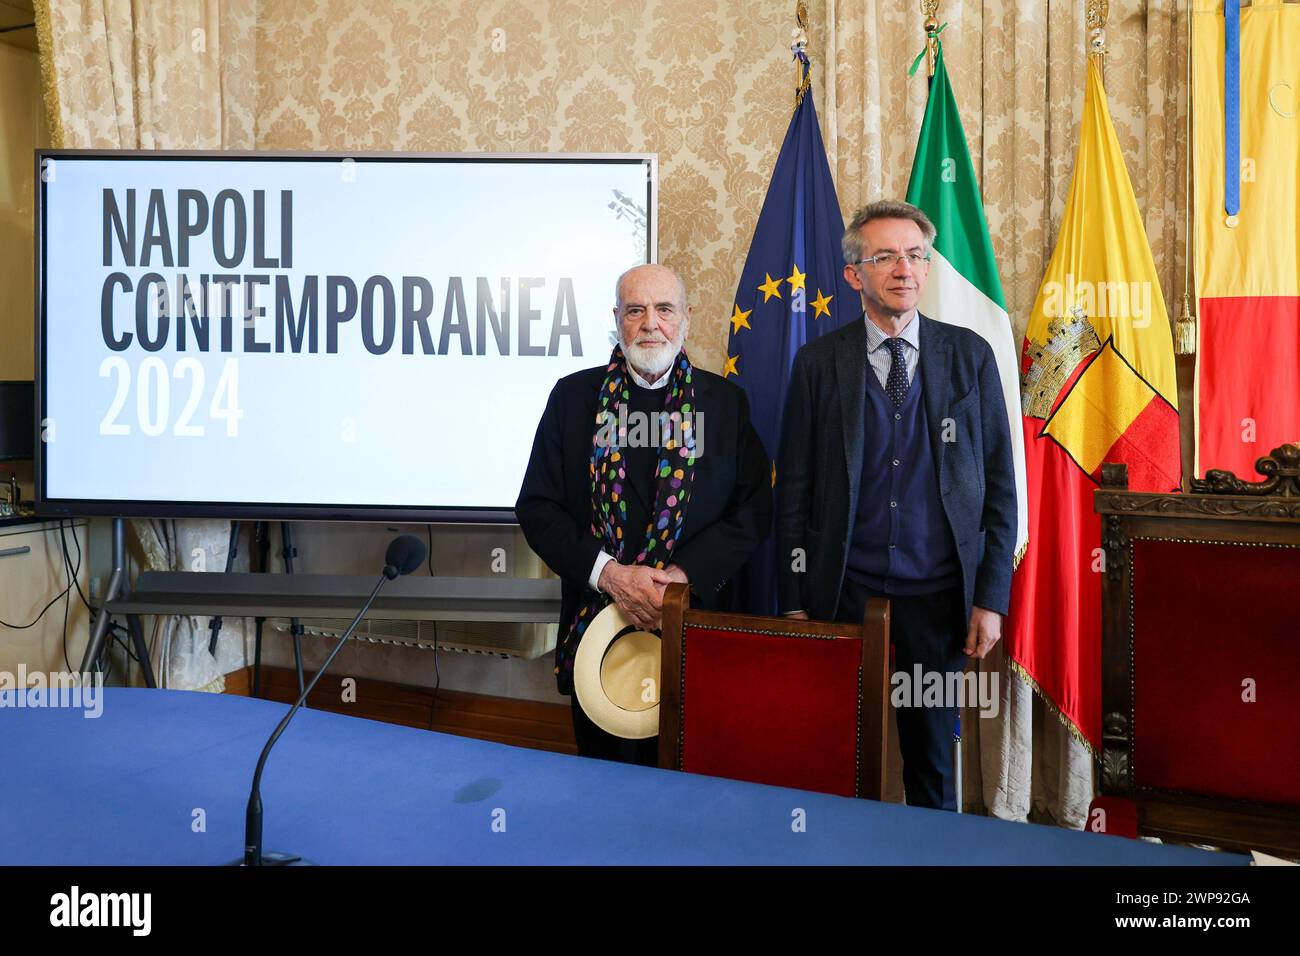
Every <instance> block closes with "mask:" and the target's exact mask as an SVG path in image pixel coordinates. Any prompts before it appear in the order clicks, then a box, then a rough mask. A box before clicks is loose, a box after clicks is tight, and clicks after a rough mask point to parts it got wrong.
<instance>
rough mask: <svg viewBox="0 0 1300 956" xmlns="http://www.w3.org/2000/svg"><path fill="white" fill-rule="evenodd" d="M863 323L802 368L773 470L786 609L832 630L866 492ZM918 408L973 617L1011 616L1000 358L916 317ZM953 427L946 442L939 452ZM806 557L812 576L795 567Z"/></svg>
mask: <svg viewBox="0 0 1300 956" xmlns="http://www.w3.org/2000/svg"><path fill="white" fill-rule="evenodd" d="M864 321H866V320H865V319H863V320H860V321H857V322H850V323H849V324H848V325H846V326H844V327H843V328H840V329H837V330H836V331H834V332H831V333H828V334H826V335H823V336H822V337H821V338H819V339H815V340H814V341H812V342H809V343H808V344H807V345H805V346H804V347H803V348H801V349H800V350H799V353H798V354H797V355H796V356H795V360H794V368H793V370H792V372H791V376H790V387H789V392H788V394H787V396H786V406H785V417H784V419H783V420H782V428H781V449H780V454H779V455H778V458H777V466H776V543H777V549H778V554H779V555H780V557H779V558H778V561H777V567H778V569H779V587H780V607H781V610H782V611H797V610H805V611H807V612H808V615H809V616H810V617H812V618H814V619H819V620H831V619H833V618H834V616H835V609H836V606H837V604H838V603H839V597H840V588H841V586H842V585H843V582H844V570H845V566H846V565H847V562H848V555H849V537H850V535H851V534H852V533H853V521H854V516H855V514H856V513H857V508H858V489H859V486H860V484H861V481H862V456H863V448H864V443H865V442H868V441H874V440H875V438H874V436H872V435H867V434H865V432H864V428H865V424H864V416H865V408H864V401H865V396H866V385H867V379H866V377H867V376H868V375H872V374H874V373H873V372H872V371H871V369H870V367H869V366H868V365H867V332H866V326H865V325H864V324H863V322H864ZM917 321H919V322H920V323H921V324H920V327H919V329H918V333H919V335H918V340H919V343H920V352H921V355H920V363H919V366H918V367H919V370H920V372H921V380H922V388H923V393H922V397H923V399H924V401H925V412H926V418H927V420H928V428H929V433H930V447H931V449H932V451H933V453H934V460H935V465H936V468H937V469H938V472H939V474H938V478H939V495H940V497H941V498H942V500H943V510H944V514H945V515H946V517H947V519H948V526H949V528H950V529H951V531H952V537H953V541H955V542H956V544H957V554H958V557H959V559H960V561H961V571H962V583H963V586H964V588H965V596H966V616H967V618H969V617H970V609H971V605H973V604H974V605H978V606H980V607H983V608H988V609H989V610H991V611H997V612H998V613H1000V614H1005V613H1006V612H1007V604H1008V602H1009V600H1010V596H1011V565H1012V559H1013V556H1014V551H1015V542H1016V484H1015V475H1014V472H1013V470H1012V469H1013V465H1012V457H1011V434H1010V430H1009V426H1008V422H1007V410H1006V403H1005V402H1004V401H1003V400H1002V382H1001V379H1000V378H999V376H998V367H997V361H996V360H995V359H994V357H993V350H992V348H990V347H989V344H988V343H987V342H985V341H984V339H982V338H981V337H980V336H979V335H978V334H977V333H976V332H973V331H971V330H970V329H965V328H960V327H958V326H954V325H947V324H945V323H943V322H936V321H934V320H933V319H930V318H927V317H926V316H923V315H919V314H918V316H917ZM945 419H950V420H951V422H952V425H953V430H952V432H951V434H950V439H951V440H950V441H946V442H945V441H944V440H943V434H944V431H943V429H944V421H945ZM796 548H802V549H804V554H805V556H806V565H805V566H806V570H805V571H804V572H802V573H800V572H799V571H796V570H794V569H793V567H792V565H794V564H795V562H794V560H793V559H792V558H791V555H792V554H794V550H795V549H796Z"/></svg>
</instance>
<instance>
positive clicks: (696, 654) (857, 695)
mask: <svg viewBox="0 0 1300 956" xmlns="http://www.w3.org/2000/svg"><path fill="white" fill-rule="evenodd" d="M661 633H662V637H663V645H662V654H663V660H662V666H661V672H660V703H659V766H660V767H665V768H668V769H672V770H683V771H686V772H687V773H702V774H709V775H710V776H715V777H728V778H731V779H733V780H749V781H752V782H755V783H767V784H773V785H776V786H782V787H796V788H798V789H801V790H814V791H819V792H822V793H834V794H839V795H841V796H846V797H864V798H867V799H871V800H879V799H881V795H882V793H883V791H884V773H885V747H886V732H887V729H888V725H887V724H886V722H885V721H886V719H887V711H886V708H887V707H888V706H889V693H888V691H889V602H887V601H883V600H878V599H876V600H872V601H871V602H870V603H869V604H868V606H867V611H866V620H865V621H864V622H863V623H862V625H861V626H860V627H859V626H855V625H851V624H826V623H822V622H819V621H798V620H792V619H790V618H784V617H775V618H774V617H759V616H754V615H747V614H722V613H715V612H707V611H698V610H691V609H690V606H689V599H688V591H687V588H686V586H685V585H682V584H673V585H669V587H668V589H667V592H666V593H665V595H664V605H663V628H662V632H661Z"/></svg>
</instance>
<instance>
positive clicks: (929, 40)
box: [921, 0, 939, 77]
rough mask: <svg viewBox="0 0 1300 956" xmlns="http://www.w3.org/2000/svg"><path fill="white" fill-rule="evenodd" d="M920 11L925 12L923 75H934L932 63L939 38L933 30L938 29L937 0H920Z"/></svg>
mask: <svg viewBox="0 0 1300 956" xmlns="http://www.w3.org/2000/svg"><path fill="white" fill-rule="evenodd" d="M921 12H922V13H923V14H925V23H924V24H922V29H924V30H925V75H926V76H929V77H933V76H934V65H935V61H936V56H937V53H938V46H939V40H938V38H937V37H936V36H935V32H936V31H937V30H938V29H939V0H921Z"/></svg>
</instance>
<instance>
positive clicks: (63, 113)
mask: <svg viewBox="0 0 1300 956" xmlns="http://www.w3.org/2000/svg"><path fill="white" fill-rule="evenodd" d="M35 10H36V21H37V30H38V33H39V40H40V51H41V53H40V55H41V69H42V74H43V83H44V88H45V100H46V112H47V115H48V118H49V124H50V133H51V139H52V141H53V143H54V145H55V146H56V147H64V148H70V149H71V148H80V149H92V148H93V149H251V148H252V147H253V119H254V105H255V96H254V92H255V89H256V74H255V69H254V62H253V35H254V26H255V16H254V14H255V10H256V4H255V3H254V2H253V0H169V2H167V3H156V2H150V0H118V2H113V0H37V2H36V3H35ZM103 465H104V467H108V468H130V467H132V464H131V463H130V462H104V463H103ZM129 524H130V531H131V537H132V538H133V539H134V541H135V543H136V545H137V547H136V549H135V554H136V555H137V557H139V558H140V559H141V562H142V566H143V567H144V568H145V569H151V570H164V569H167V570H177V571H180V570H204V569H206V570H210V571H220V570H223V569H224V568H225V559H226V550H227V547H228V541H229V529H230V526H229V524H228V523H227V522H225V521H216V520H212V521H208V520H185V521H170V520H167V521H164V520H133V521H131V522H130V523H129ZM243 554H244V555H245V556H246V554H247V549H246V548H245V549H244V551H243ZM238 568H239V569H240V570H247V569H248V565H247V558H246V557H245V558H244V560H243V561H242V563H241V564H239V565H238ZM207 625H208V619H207V618H198V617H192V616H175V617H157V618H155V619H154V621H153V630H152V638H151V640H150V645H151V656H152V659H153V665H154V671H155V673H156V674H157V676H158V681H159V683H160V684H161V685H162V686H164V687H175V688H180V689H184V690H211V691H220V690H222V688H223V687H224V686H225V681H224V675H225V674H227V673H229V672H231V671H233V670H236V669H238V668H240V667H243V666H244V665H245V663H246V661H247V659H248V650H247V647H246V645H247V643H248V639H249V638H248V634H247V633H246V628H245V621H244V620H243V619H241V618H226V619H225V620H224V622H223V627H222V637H221V640H220V641H219V642H218V644H217V656H216V657H213V656H212V655H210V654H209V653H208V630H207Z"/></svg>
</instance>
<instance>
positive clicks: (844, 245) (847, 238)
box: [840, 199, 936, 265]
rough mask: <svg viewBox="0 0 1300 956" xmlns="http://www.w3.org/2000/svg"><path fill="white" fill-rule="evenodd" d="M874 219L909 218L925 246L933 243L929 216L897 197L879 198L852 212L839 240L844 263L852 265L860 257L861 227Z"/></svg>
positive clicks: (933, 235)
mask: <svg viewBox="0 0 1300 956" xmlns="http://www.w3.org/2000/svg"><path fill="white" fill-rule="evenodd" d="M876 219H910V220H911V221H912V222H914V223H916V224H917V225H918V226H920V227H921V235H922V236H923V237H924V239H925V246H926V248H927V249H929V248H930V246H932V245H934V237H935V235H936V233H935V229H934V223H932V222H931V221H930V217H929V216H927V215H926V214H925V213H924V212H922V211H921V210H920V209H918V208H917V207H916V206H913V205H912V204H911V203H910V202H900V201H899V200H897V199H880V200H877V201H876V202H873V203H868V204H867V205H865V206H863V207H862V208H861V209H859V210H858V211H857V212H856V213H855V214H854V216H853V221H852V222H850V223H849V227H848V228H847V229H845V230H844V238H843V239H842V240H841V241H840V251H841V252H843V253H844V263H845V265H853V263H855V262H857V261H858V260H859V259H861V258H862V227H863V226H865V225H866V224H867V223H869V222H872V221H874V220H876Z"/></svg>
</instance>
